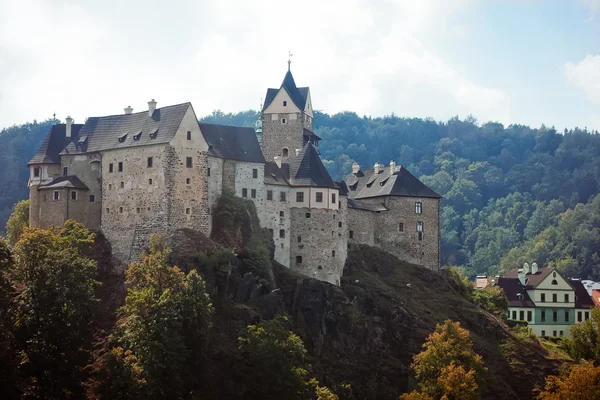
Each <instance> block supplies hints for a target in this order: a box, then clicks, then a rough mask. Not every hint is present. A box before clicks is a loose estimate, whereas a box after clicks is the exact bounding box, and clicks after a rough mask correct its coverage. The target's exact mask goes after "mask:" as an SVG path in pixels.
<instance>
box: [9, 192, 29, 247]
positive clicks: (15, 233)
mask: <svg viewBox="0 0 600 400" xmlns="http://www.w3.org/2000/svg"><path fill="white" fill-rule="evenodd" d="M28 226H29V200H21V201H20V202H18V203H17V204H15V207H14V209H13V212H12V214H10V217H9V218H8V222H6V240H8V242H9V243H10V244H11V245H13V246H14V245H15V244H16V243H17V242H18V241H19V237H21V234H22V233H23V231H24V230H25V228H27V227H28Z"/></svg>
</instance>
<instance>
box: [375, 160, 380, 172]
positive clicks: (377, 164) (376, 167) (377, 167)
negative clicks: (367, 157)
mask: <svg viewBox="0 0 600 400" xmlns="http://www.w3.org/2000/svg"><path fill="white" fill-rule="evenodd" d="M379 168H381V164H379V161H377V162H376V163H375V165H373V169H374V170H375V173H376V174H378V173H379Z"/></svg>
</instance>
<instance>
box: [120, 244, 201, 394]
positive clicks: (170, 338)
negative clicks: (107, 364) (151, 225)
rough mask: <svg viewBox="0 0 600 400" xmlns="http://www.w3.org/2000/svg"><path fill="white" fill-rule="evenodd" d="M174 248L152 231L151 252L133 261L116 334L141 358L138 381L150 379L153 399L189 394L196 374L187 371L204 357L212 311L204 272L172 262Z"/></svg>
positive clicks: (125, 347)
mask: <svg viewBox="0 0 600 400" xmlns="http://www.w3.org/2000/svg"><path fill="white" fill-rule="evenodd" d="M169 253H170V250H169V249H168V248H166V247H165V245H164V241H163V239H162V238H161V237H160V236H158V235H153V236H152V237H151V240H150V254H148V255H146V256H145V257H144V259H143V260H142V261H141V262H137V263H132V264H131V265H129V268H128V269H127V270H126V272H125V274H126V277H127V281H126V282H127V284H128V285H129V288H128V290H127V298H126V300H125V305H124V306H123V307H122V309H121V313H122V318H121V319H120V321H119V323H118V327H117V331H116V334H115V340H116V341H117V342H118V343H119V345H121V346H122V347H123V348H124V349H126V351H131V353H132V354H133V355H134V356H135V357H136V362H135V367H136V368H139V370H140V371H141V372H140V373H139V378H136V380H137V381H141V380H144V381H145V382H146V385H145V390H146V393H147V394H148V395H149V396H150V397H151V398H153V399H167V398H174V397H175V398H177V397H179V396H181V395H182V394H183V393H184V389H185V384H186V382H187V381H189V380H190V379H191V377H189V376H187V375H186V373H187V371H190V370H191V368H193V367H197V366H198V365H199V362H200V360H201V359H202V356H203V353H204V350H205V345H206V341H207V336H208V331H209V328H210V326H211V322H210V321H211V313H212V311H213V308H212V304H211V303H210V299H209V297H208V294H207V293H206V291H205V284H204V281H203V280H202V278H201V277H200V275H198V273H197V272H196V271H194V270H193V271H191V272H189V273H188V274H187V275H185V274H184V273H183V272H182V271H181V270H179V268H177V267H171V266H169V264H168V262H167V260H168V257H169ZM132 362H133V361H132ZM122 379H124V380H127V379H131V377H130V376H129V375H126V376H124V377H122Z"/></svg>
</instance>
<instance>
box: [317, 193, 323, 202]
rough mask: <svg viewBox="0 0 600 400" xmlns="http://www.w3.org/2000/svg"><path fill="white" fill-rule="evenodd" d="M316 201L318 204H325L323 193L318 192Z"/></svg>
mask: <svg viewBox="0 0 600 400" xmlns="http://www.w3.org/2000/svg"><path fill="white" fill-rule="evenodd" d="M316 201H317V203H322V202H323V192H317V197H316Z"/></svg>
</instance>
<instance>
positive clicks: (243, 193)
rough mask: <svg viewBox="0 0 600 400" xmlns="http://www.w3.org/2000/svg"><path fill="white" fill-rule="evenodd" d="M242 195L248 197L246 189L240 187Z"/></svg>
mask: <svg viewBox="0 0 600 400" xmlns="http://www.w3.org/2000/svg"><path fill="white" fill-rule="evenodd" d="M242 197H248V189H246V188H244V189H242Z"/></svg>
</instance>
